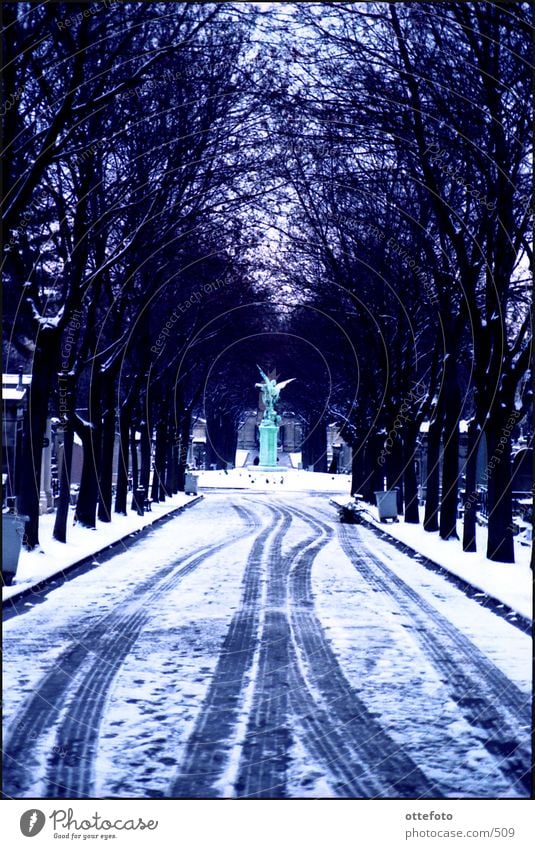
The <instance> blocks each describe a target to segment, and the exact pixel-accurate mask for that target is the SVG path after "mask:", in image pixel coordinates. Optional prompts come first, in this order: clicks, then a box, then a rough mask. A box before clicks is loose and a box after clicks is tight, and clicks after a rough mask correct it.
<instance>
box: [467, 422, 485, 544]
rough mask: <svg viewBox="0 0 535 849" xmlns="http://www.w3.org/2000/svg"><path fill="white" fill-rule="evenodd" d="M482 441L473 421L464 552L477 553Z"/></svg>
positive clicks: (469, 446) (468, 446)
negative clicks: (477, 485) (478, 491)
mask: <svg viewBox="0 0 535 849" xmlns="http://www.w3.org/2000/svg"><path fill="white" fill-rule="evenodd" d="M480 441H481V428H480V427H479V425H478V424H477V422H476V421H475V419H472V420H471V421H470V424H469V425H468V445H467V450H468V454H467V458H466V472H465V492H464V513H463V551H476V513H477V499H478V495H477V491H476V474H477V452H478V448H479V444H480Z"/></svg>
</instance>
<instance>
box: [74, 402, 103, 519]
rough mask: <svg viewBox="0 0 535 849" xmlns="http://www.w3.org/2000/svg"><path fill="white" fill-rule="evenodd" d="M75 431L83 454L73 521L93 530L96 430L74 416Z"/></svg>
mask: <svg viewBox="0 0 535 849" xmlns="http://www.w3.org/2000/svg"><path fill="white" fill-rule="evenodd" d="M75 431H76V433H77V434H78V436H79V437H80V439H81V440H82V447H83V452H84V457H83V464H82V478H81V480H80V491H79V493H78V500H77V502H76V512H75V521H76V522H79V523H80V525H82V526H83V527H84V528H95V527H96V513H97V501H98V477H97V467H96V464H95V459H94V455H95V452H96V450H97V446H98V440H97V439H96V438H95V437H96V434H95V431H96V428H95V427H94V425H92V424H91V423H90V422H84V421H82V420H81V419H80V418H79V416H76V418H75Z"/></svg>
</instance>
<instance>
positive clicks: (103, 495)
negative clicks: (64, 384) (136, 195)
mask: <svg viewBox="0 0 535 849" xmlns="http://www.w3.org/2000/svg"><path fill="white" fill-rule="evenodd" d="M104 380H105V390H104V393H103V402H104V410H103V413H102V429H101V439H102V447H101V455H100V475H99V502H98V518H99V519H100V521H101V522H111V503H112V497H113V495H112V488H113V449H114V446H115V392H114V390H115V386H114V380H113V378H112V377H111V376H110V375H105V377H104Z"/></svg>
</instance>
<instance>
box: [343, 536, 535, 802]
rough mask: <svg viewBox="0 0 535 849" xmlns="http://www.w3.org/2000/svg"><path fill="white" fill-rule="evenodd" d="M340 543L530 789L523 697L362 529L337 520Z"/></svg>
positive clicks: (491, 748)
mask: <svg viewBox="0 0 535 849" xmlns="http://www.w3.org/2000/svg"><path fill="white" fill-rule="evenodd" d="M338 527H339V535H340V541H341V544H342V548H343V549H344V551H345V553H346V554H347V556H348V557H349V559H350V560H351V562H352V563H353V564H354V566H355V568H356V569H358V571H359V572H360V574H362V576H363V577H364V578H365V579H366V581H368V583H370V584H371V585H372V586H375V587H376V588H377V589H378V590H380V591H381V592H384V593H386V594H387V595H389V596H390V597H392V598H393V599H395V601H396V603H397V604H398V606H399V608H400V610H401V611H403V613H404V614H406V615H407V616H408V617H409V619H410V621H411V623H412V625H411V626H410V632H411V634H412V635H413V636H414V637H415V639H416V640H417V641H418V643H419V645H420V647H421V649H422V650H423V652H424V654H425V655H426V656H427V657H428V658H429V660H430V661H431V662H432V663H433V665H434V667H435V668H436V670H437V671H438V672H439V675H440V677H441V679H442V680H443V682H444V685H445V686H446V688H447V689H448V690H449V693H450V695H451V697H452V699H453V700H454V701H455V702H456V703H457V705H458V706H459V710H460V712H461V713H462V714H463V716H464V717H465V718H466V720H467V721H468V722H469V723H470V724H471V725H472V726H473V727H477V728H479V729H481V731H482V732H483V734H482V737H481V738H480V741H481V743H482V745H483V746H484V747H485V748H486V749H487V751H488V752H489V753H490V754H491V755H492V756H493V758H494V759H495V760H496V764H497V767H498V769H499V770H500V772H501V773H502V775H503V776H504V777H505V778H506V779H507V780H508V781H510V782H511V784H512V786H513V787H514V788H515V790H516V791H517V792H519V793H520V794H521V795H523V796H525V795H526V794H528V795H529V793H530V790H531V783H530V782H531V778H530V772H531V751H530V745H529V732H530V729H531V705H530V700H529V697H528V696H526V695H525V694H524V693H523V692H522V691H521V690H520V688H519V687H517V686H516V684H514V683H513V682H512V681H511V680H510V679H509V678H507V676H506V675H504V673H503V672H502V671H501V670H500V669H498V667H496V666H495V665H494V664H493V663H492V662H491V661H490V660H489V659H488V658H487V657H486V655H485V654H484V653H483V652H482V651H480V649H478V648H477V646H476V645H475V644H474V643H473V642H472V641H471V640H470V639H469V638H468V637H466V636H465V635H464V634H463V633H462V632H461V631H459V630H458V628H456V627H455V626H454V625H453V624H452V623H451V622H450V621H449V620H448V619H447V618H446V617H445V616H443V615H442V614H441V613H440V612H439V611H438V610H437V609H436V608H435V607H433V606H432V605H431V604H429V602H427V601H426V600H425V599H423V598H422V597H421V596H420V595H419V594H418V592H417V591H416V590H414V589H413V588H412V587H411V586H409V585H408V584H407V583H406V582H405V581H403V580H402V578H400V577H399V576H398V575H396V573H395V572H394V571H392V570H391V569H390V568H389V567H388V566H387V564H386V563H384V562H383V561H382V559H381V558H379V557H377V555H376V554H375V553H374V552H373V551H372V550H371V548H370V546H369V544H367V543H366V541H365V539H364V538H363V536H362V534H361V533H360V532H359V530H358V529H357V528H356V527H355V526H351V527H352V528H353V529H354V531H355V534H356V535H357V540H358V544H359V548H358V550H357V549H356V547H355V543H356V541H357V540H355V539H354V538H352V535H351V534H350V532H349V529H348V528H347V527H346V526H345V525H339V526H338Z"/></svg>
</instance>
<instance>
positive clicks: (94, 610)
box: [3, 505, 243, 722]
mask: <svg viewBox="0 0 535 849" xmlns="http://www.w3.org/2000/svg"><path fill="white" fill-rule="evenodd" d="M194 515H195V514H194V513H192V512H191V511H187V512H186V513H179V514H178V515H177V516H176V518H175V519H173V520H171V521H169V522H168V523H166V524H164V525H161V526H156V527H155V528H154V531H153V532H151V533H149V534H148V535H147V536H146V537H145V538H143V539H141V540H139V542H138V543H137V544H136V546H135V547H134V548H131V549H129V550H127V551H124V552H120V551H119V552H118V553H117V555H116V556H114V557H113V558H112V559H111V560H109V561H108V562H107V563H106V564H104V565H102V566H101V567H100V568H96V569H92V570H90V571H88V572H85V573H84V574H82V575H77V576H76V578H73V580H72V581H69V582H67V583H66V584H63V585H62V586H59V587H53V588H52V589H51V590H50V592H49V593H47V594H46V595H45V596H44V597H42V596H41V595H40V603H39V604H34V602H33V601H32V600H30V599H31V598H32V597H31V596H29V597H28V601H27V602H26V606H27V608H28V610H27V612H26V613H24V614H23V615H21V616H16V617H14V618H12V619H9V620H7V621H6V622H5V623H4V626H3V637H4V653H3V663H4V667H3V670H4V687H5V691H6V692H9V699H8V700H6V704H5V707H4V720H5V721H6V722H7V721H8V720H9V718H10V717H11V716H12V715H13V712H14V711H15V710H16V709H17V707H18V705H20V703H21V702H22V701H23V700H24V699H25V698H27V697H29V696H31V694H32V693H33V691H34V690H35V686H36V684H37V682H38V681H39V679H40V678H41V676H42V675H43V673H44V671H45V670H47V669H50V667H51V666H52V665H53V664H54V663H55V661H56V660H57V658H58V657H59V655H60V654H61V652H62V650H63V649H64V648H65V647H66V646H67V645H68V644H70V643H72V642H74V643H75V644H80V643H81V644H85V636H84V635H85V634H86V632H89V630H90V629H91V627H93V626H94V625H95V624H96V622H97V620H98V619H101V618H102V617H103V616H105V615H107V614H108V613H110V612H111V611H112V610H113V609H114V608H116V606H117V604H118V602H120V600H121V597H123V598H124V599H125V601H126V600H127V599H128V597H129V595H130V593H132V592H133V591H134V590H135V588H136V587H137V586H138V585H139V583H140V581H142V580H144V579H147V578H150V577H151V576H154V578H155V580H156V579H157V577H158V574H159V572H160V571H161V569H162V568H164V567H165V566H166V565H167V564H171V563H173V561H177V560H179V559H182V558H184V557H186V556H187V555H188V554H190V553H191V552H192V550H194V549H196V548H198V547H200V546H203V545H205V544H209V543H217V542H218V541H220V540H223V539H226V538H228V534H229V531H230V532H236V533H237V532H239V529H241V528H243V522H242V520H241V519H240V517H239V516H238V514H237V513H236V511H234V510H232V511H229V510H227V509H226V508H225V507H224V505H221V507H220V509H219V510H218V509H217V508H216V509H215V513H214V512H213V511H211V512H210V513H209V514H208V515H207V516H205V515H204V514H202V515H200V516H195V519H194ZM214 518H215V521H214ZM58 545H59V543H58ZM121 609H122V610H123V611H124V602H123V604H122V605H121ZM80 623H82V624H80ZM44 634H46V647H45V646H44V645H43V635H44ZM21 647H23V653H22V649H21Z"/></svg>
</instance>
